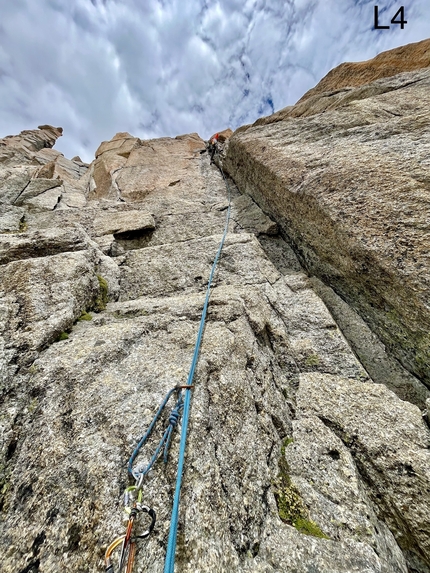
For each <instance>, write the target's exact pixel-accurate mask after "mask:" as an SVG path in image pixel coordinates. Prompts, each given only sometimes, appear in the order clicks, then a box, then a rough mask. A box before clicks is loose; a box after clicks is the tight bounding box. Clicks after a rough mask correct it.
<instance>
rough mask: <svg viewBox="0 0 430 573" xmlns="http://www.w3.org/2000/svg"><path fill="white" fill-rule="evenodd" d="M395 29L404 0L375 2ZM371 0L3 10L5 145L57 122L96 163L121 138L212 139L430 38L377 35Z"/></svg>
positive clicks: (127, 3)
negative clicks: (357, 64) (335, 70)
mask: <svg viewBox="0 0 430 573" xmlns="http://www.w3.org/2000/svg"><path fill="white" fill-rule="evenodd" d="M378 4H379V6H380V15H381V18H383V19H385V20H384V23H387V22H386V21H389V20H390V19H391V17H392V16H393V15H394V13H395V11H396V10H397V9H398V7H399V3H398V2H397V1H396V0H385V1H384V2H382V1H381V2H379V3H378ZM374 5H375V3H374V2H372V1H370V0H342V2H339V1H338V0H286V1H282V2H281V1H280V0H210V1H209V0H145V1H144V2H143V1H142V0H72V1H71V2H67V3H66V2H63V1H62V0H38V1H37V2H35V1H34V0H14V1H13V2H10V1H9V0H0V13H1V21H0V134H1V135H6V134H10V133H17V132H19V131H20V130H22V129H30V128H34V127H36V126H37V125H38V124H40V123H52V124H54V125H61V126H62V127H63V128H64V136H63V137H62V138H61V139H60V140H59V142H58V143H57V148H58V149H59V150H61V151H63V152H64V153H65V154H66V155H67V156H69V157H71V156H73V155H75V154H79V155H81V156H82V157H83V158H85V159H86V160H88V161H89V160H91V158H92V157H93V154H94V151H95V149H96V148H97V147H98V145H99V143H100V141H102V140H103V139H109V138H110V137H112V136H113V135H114V134H115V133H116V132H117V131H129V132H130V133H132V134H134V135H137V136H140V137H160V136H164V135H170V136H174V135H177V134H179V133H187V132H191V131H197V132H199V133H200V135H201V136H202V137H204V138H207V137H209V135H211V134H212V133H213V132H214V131H217V130H220V129H222V128H224V127H227V126H230V127H232V128H236V127H238V126H239V125H241V124H243V123H250V122H252V121H254V120H255V119H257V117H259V116H260V115H266V114H269V113H270V112H271V111H272V109H275V110H278V109H280V108H282V107H285V106H286V105H290V104H292V103H294V102H295V101H296V100H297V99H299V98H300V97H301V96H302V95H303V93H304V92H305V91H307V90H308V89H309V88H311V87H313V86H314V85H315V84H316V83H317V82H318V81H319V79H321V78H322V77H323V76H324V75H325V74H326V73H327V72H328V71H329V70H330V69H331V68H332V67H334V66H336V65H337V64H339V63H341V62H343V61H359V60H363V59H368V58H371V57H373V56H375V55H376V54H377V53H379V52H380V51H383V50H387V49H390V48H393V47H396V46H399V45H402V44H406V43H409V42H414V41H418V40H421V39H424V38H425V37H427V36H428V22H429V21H430V4H429V2H428V0H413V1H412V0H411V2H410V3H409V4H408V6H406V19H407V20H408V24H407V25H406V26H405V29H404V30H401V29H400V27H399V26H393V27H392V28H391V29H390V30H383V31H375V30H373V9H374V8H373V7H374Z"/></svg>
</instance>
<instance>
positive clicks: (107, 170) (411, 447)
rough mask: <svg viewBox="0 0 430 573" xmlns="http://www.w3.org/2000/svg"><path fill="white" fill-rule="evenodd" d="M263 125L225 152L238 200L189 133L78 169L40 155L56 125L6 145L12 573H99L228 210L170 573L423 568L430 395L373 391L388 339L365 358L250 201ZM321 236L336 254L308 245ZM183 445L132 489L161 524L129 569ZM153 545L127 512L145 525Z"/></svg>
mask: <svg viewBox="0 0 430 573" xmlns="http://www.w3.org/2000/svg"><path fill="white" fill-rule="evenodd" d="M420 81H421V80H420ZM417 83H419V82H417ZM294 121H295V120H294ZM270 129H271V126H270V125H264V126H260V127H258V128H252V129H248V131H246V130H242V132H241V134H240V135H239V134H236V135H234V136H233V137H232V138H231V139H230V140H229V139H227V140H226V141H225V142H224V144H223V146H224V149H225V150H226V152H227V159H225V160H224V165H228V167H229V169H230V170H231V171H232V172H233V167H234V166H235V165H236V164H235V161H236V159H237V158H240V161H242V162H243V164H242V165H239V163H240V161H238V164H237V165H236V167H237V168H238V169H239V167H240V168H243V167H244V166H245V167H246V168H247V169H249V170H250V173H251V177H252V179H253V185H254V187H252V188H251V183H250V182H249V181H248V180H246V178H245V179H244V176H242V175H240V173H242V172H241V171H239V170H238V171H237V172H236V174H235V177H236V181H237V183H238V184H239V187H243V182H244V181H247V183H246V186H245V187H246V189H244V190H245V191H247V192H248V193H246V194H242V193H241V192H240V190H239V189H238V187H236V185H235V183H234V182H233V181H232V180H231V179H227V184H228V188H226V184H225V182H224V179H223V177H222V175H221V173H220V171H219V169H218V168H217V167H216V166H215V165H212V166H211V165H209V159H208V157H207V155H206V154H201V153H200V151H201V150H203V149H204V142H203V141H202V140H201V139H200V138H199V137H198V136H197V135H196V134H190V135H185V136H179V137H177V138H174V139H170V138H161V139H157V140H150V141H142V140H139V139H138V138H134V137H132V136H131V135H130V134H128V133H119V134H117V135H116V136H115V137H114V138H113V139H112V140H111V141H109V142H103V143H102V144H101V146H100V147H99V149H98V150H97V152H96V159H95V160H94V161H93V162H92V164H91V165H90V166H87V165H85V164H83V163H82V162H81V161H80V160H79V158H74V159H73V160H71V161H69V160H67V159H65V158H64V157H63V156H61V154H57V152H55V151H54V150H53V149H52V148H51V147H49V145H51V143H52V138H53V137H54V136H58V133H59V132H58V131H56V128H48V127H47V126H43V128H41V129H40V130H34V131H32V132H23V133H22V134H21V135H20V136H16V137H14V138H6V141H7V142H8V143H7V144H5V145H4V146H3V147H4V149H2V151H3V152H4V153H5V155H4V160H3V161H2V162H1V163H0V223H1V228H0V270H1V273H0V392H1V399H0V404H1V405H0V447H1V459H0V551H1V554H2V571H4V572H5V573H17V572H18V573H24V572H25V573H36V572H37V573H54V572H57V571H62V570H67V571H73V572H76V573H77V572H81V571H88V572H91V573H92V572H94V573H95V572H96V571H101V570H103V569H104V565H103V555H104V552H105V550H106V548H107V546H108V544H109V543H110V542H111V541H113V540H114V539H115V538H116V537H117V536H119V535H122V534H123V533H124V531H125V522H124V520H123V509H122V499H121V496H122V493H123V491H124V489H125V488H126V487H127V485H128V484H129V481H128V478H127V470H126V464H127V460H128V458H129V456H130V455H131V453H132V451H133V449H134V447H135V446H136V443H137V441H138V440H139V439H140V438H141V436H142V434H143V433H144V432H145V430H146V428H147V427H148V424H149V423H150V421H151V420H152V417H153V415H154V414H155V412H156V410H157V408H158V406H159V404H160V402H161V401H162V399H163V398H164V396H165V395H166V393H167V391H168V390H170V389H171V388H172V387H174V386H177V385H182V384H184V383H185V382H186V379H187V375H188V369H189V367H190V363H191V358H192V354H193V350H194V343H195V339H196V335H197V331H198V326H199V320H200V316H201V312H202V306H203V301H204V298H205V291H206V286H207V280H208V276H209V272H210V269H211V265H212V262H213V260H214V257H215V254H216V251H217V249H218V245H219V242H220V239H221V236H222V233H223V229H224V225H225V220H226V219H225V218H226V213H227V207H228V203H229V201H228V197H229V195H230V196H231V205H232V209H231V218H230V222H229V225H228V232H227V235H226V242H225V245H224V249H223V252H222V256H221V258H220V262H219V265H218V269H217V271H216V273H215V276H214V280H213V290H212V294H211V298H210V303H209V309H208V317H207V322H206V327H205V331H204V335H203V341H202V347H201V352H200V358H199V362H198V366H197V370H196V376H195V380H194V383H195V388H194V390H193V396H192V408H191V417H190V426H189V434H188V444H187V452H186V460H185V473H184V479H183V487H182V493H181V496H182V497H181V506H180V511H179V530H178V546H177V552H176V567H175V571H177V573H181V572H184V573H185V572H186V571H190V572H197V571H200V572H202V573H203V572H209V571H211V572H214V573H217V572H219V573H221V572H231V571H234V572H238V573H279V572H280V571H282V572H291V573H310V572H314V573H353V572H354V573H428V571H429V567H430V556H429V528H430V522H429V515H428V510H427V509H426V508H428V506H429V501H430V500H429V496H430V471H429V458H430V449H429V445H430V432H429V428H428V425H427V423H426V420H425V418H424V417H423V416H422V414H423V412H422V411H421V410H424V408H425V407H426V406H425V403H426V400H427V399H428V397H429V393H428V392H427V390H426V388H425V387H424V386H422V385H421V384H420V382H419V380H417V379H416V378H414V377H413V375H412V374H410V373H409V372H407V371H405V370H404V369H403V368H402V367H401V366H400V365H399V364H397V369H395V368H394V367H392V368H391V367H390V368H391V369H390V370H389V371H390V372H394V371H395V380H394V381H391V380H385V379H384V376H383V374H381V371H382V370H384V369H383V368H382V367H377V366H374V365H381V364H388V363H390V362H389V357H388V356H386V354H385V353H384V352H385V350H384V348H383V345H382V343H381V342H379V341H378V342H379V345H377V344H373V345H372V344H371V343H367V345H366V344H365V343H363V342H361V344H359V343H358V342H357V340H358V339H363V340H371V338H370V334H369V333H368V332H367V331H365V328H367V327H365V326H363V325H362V324H361V323H360V321H359V320H358V319H357V320H356V319H354V318H351V319H350V320H349V321H347V320H345V316H348V317H350V316H353V314H348V313H346V312H344V313H342V312H341V311H339V310H338V309H339V308H341V307H338V306H336V304H335V303H334V302H333V297H331V295H330V296H329V294H327V292H326V290H325V289H327V288H328V287H327V286H324V285H322V283H321V284H320V283H319V282H318V281H317V279H316V278H315V277H309V276H308V275H307V274H306V273H305V272H304V270H303V268H302V267H301V265H300V263H299V261H298V259H297V257H296V256H295V254H294V251H293V250H292V248H291V246H290V245H289V244H288V242H286V241H285V240H284V238H283V237H282V236H281V235H280V234H279V231H280V230H282V232H283V233H285V228H286V221H287V217H286V215H285V214H282V215H279V212H278V211H276V209H273V212H274V213H275V215H276V216H275V217H273V216H270V214H269V211H270V209H266V203H265V202H264V200H262V198H264V194H263V192H262V191H261V194H260V192H259V193H255V198H256V199H257V200H258V201H261V204H262V206H263V208H264V211H266V212H263V211H262V210H261V208H260V207H259V206H258V205H257V204H256V202H255V201H254V199H253V198H252V195H253V191H252V189H255V188H257V187H258V185H259V182H260V171H259V170H260V169H261V168H262V167H261V164H262V163H261V162H260V160H259V159H258V157H257V156H256V155H254V156H252V155H251V154H250V151H249V149H248V148H247V139H246V137H247V133H248V132H250V133H252V134H253V137H254V141H255V139H257V141H258V134H259V133H260V131H259V130H263V131H264V130H270ZM315 129H316V128H315ZM264 133H266V134H267V133H270V132H264ZM255 134H257V135H255ZM265 137H266V135H265ZM270 137H271V136H270V135H269V136H267V139H268V141H269V140H270ZM2 141H4V140H2ZM43 142H47V145H45V143H43ZM333 142H335V137H334V136H333ZM12 143H13V145H12ZM42 143H43V145H42ZM48 144H49V145H48ZM295 145H296V147H297V148H298V149H299V144H298V143H296V144H295ZM333 145H334V144H332V145H331V146H332V147H333ZM259 146H260V143H258V144H257V146H256V148H257V150H259V149H260V147H259ZM275 147H276V146H275ZM408 149H410V147H408ZM6 152H7V153H6ZM409 152H410V153H412V151H409ZM275 158H276V157H275ZM344 161H345V162H346V161H347V160H346V157H345V158H344ZM217 162H218V164H219V165H221V163H220V157H218V158H217ZM265 162H266V163H267V165H266V167H265V169H266V171H265V172H264V173H265V174H267V173H271V169H274V168H275V167H276V170H275V172H274V173H275V174H278V171H279V169H280V165H281V164H280V163H279V164H277V163H276V162H273V161H272V159H270V157H268V158H267V159H265ZM290 164H291V162H290ZM278 168H279V169H278ZM237 173H239V175H237ZM316 173H317V176H316V177H320V178H323V177H324V171H323V168H322V167H321V168H320V167H317V168H316ZM291 176H292V177H295V172H294V171H293V172H292V175H291ZM332 176H333V175H332ZM271 177H272V180H273V182H274V183H275V184H277V183H276V181H277V180H276V177H275V175H271ZM333 177H334V176H333ZM266 182H267V181H266ZM276 189H278V187H276V185H275V190H276ZM54 191H55V193H59V196H58V200H57V203H56V205H54V207H52V206H51V205H52V202H51V203H50V201H51V199H52V197H51V195H46V194H47V193H49V192H54ZM333 196H334V198H336V197H337V195H336V193H334V195H333ZM17 199H18V203H19V204H18V203H17ZM313 204H315V201H314V203H313ZM274 205H276V203H275V201H274ZM309 212H311V211H309ZM305 214H306V210H303V211H302V213H301V216H302V219H303V220H305V217H304V215H305ZM375 225H376V223H375ZM317 231H318V229H316V230H315V229H314V228H312V231H311V232H310V233H311V234H312V233H316V232H317ZM331 237H332V238H333V240H335V241H337V242H336V245H335V247H336V249H337V250H338V251H340V250H341V249H340V247H341V245H339V241H338V239H337V237H336V234H335V233H334V231H333V234H332V235H331ZM320 242H321V243H322V244H325V245H327V244H328V243H329V240H328V238H327V239H325V240H323V236H322V233H321V234H320ZM293 244H294V246H296V244H295V243H293ZM333 248H334V247H333ZM299 252H301V251H300V250H299ZM301 258H302V260H304V262H305V263H306V262H307V260H308V259H307V258H306V257H301ZM396 284H397V283H396ZM358 286H360V283H358ZM357 289H358V287H357ZM333 296H334V295H333ZM417 296H418V295H417ZM321 297H323V298H324V300H326V301H327V305H328V306H329V307H330V308H331V309H333V310H332V311H331V312H329V310H328V308H327V306H326V304H325V303H324V302H323V300H322V298H321ZM343 304H346V303H343ZM411 304H412V302H411ZM350 310H351V313H353V312H354V311H353V310H352V309H350ZM417 312H418V311H417ZM341 315H342V316H341ZM336 316H340V317H341V318H340V319H339V324H337V322H336V320H335V318H334V317H336ZM339 325H341V326H342V329H343V331H342V329H341V328H340V327H339ZM362 333H365V337H364V336H361V334H362ZM372 335H373V336H375V335H374V334H372ZM366 337H367V338H366ZM348 340H352V341H353V342H352V343H351V345H350V343H349V342H348ZM368 346H372V352H371V356H370V357H369V356H368V354H369V352H370V351H369V350H368ZM357 349H358V350H357ZM357 356H358V357H359V358H360V360H362V361H363V364H365V367H363V364H362V363H361V362H360V360H359V359H358V358H357ZM391 359H392V358H391ZM390 364H391V363H390ZM370 371H372V372H375V379H376V381H377V382H382V383H375V381H374V380H372V377H371V376H369V372H370ZM408 400H410V401H411V402H413V403H414V404H412V403H410V402H409V401H408ZM427 401H428V400H427ZM415 404H416V405H415ZM417 405H418V407H417ZM420 408H421V410H420ZM167 417H168V412H166V415H165V416H164V417H162V419H161V421H160V424H159V426H157V428H156V435H155V436H154V438H153V439H152V438H151V441H150V443H149V448H148V449H147V450H144V452H143V453H142V454H141V456H139V458H138V460H137V463H138V464H144V463H145V461H147V460H148V458H149V456H150V455H151V454H152V451H153V447H154V445H155V441H156V438H157V436H158V437H160V432H162V431H163V429H164V427H165V425H166V423H167ZM178 447H179V436H178V433H174V436H173V440H172V445H171V449H170V453H169V460H168V462H167V464H164V463H163V461H161V460H160V461H159V462H157V463H156V465H155V467H154V469H153V470H152V471H151V472H150V474H149V476H148V477H147V478H146V479H145V483H144V490H143V494H144V498H143V502H144V503H145V504H147V505H149V506H150V507H152V508H154V510H155V511H156V513H157V523H156V526H155V529H154V531H153V533H152V534H151V535H150V537H149V538H148V539H147V540H145V541H143V542H139V543H138V551H137V555H136V564H135V569H134V570H136V571H150V572H152V573H161V572H162V571H163V564H164V558H165V551H166V544H167V537H168V531H169V521H170V513H171V507H172V497H173V491H174V482H175V476H176V460H177V455H178ZM145 528H146V521H145V519H144V518H143V517H141V518H139V520H138V522H137V525H136V532H137V533H138V532H139V531H143V530H144V529H145Z"/></svg>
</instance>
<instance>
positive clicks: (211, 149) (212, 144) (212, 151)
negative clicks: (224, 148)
mask: <svg viewBox="0 0 430 573" xmlns="http://www.w3.org/2000/svg"><path fill="white" fill-rule="evenodd" d="M218 138H219V135H218V133H216V134H215V135H214V136H213V137H212V139H211V140H210V142H209V152H210V154H211V163H210V164H211V165H212V163H213V162H214V155H215V151H216V147H217V143H218Z"/></svg>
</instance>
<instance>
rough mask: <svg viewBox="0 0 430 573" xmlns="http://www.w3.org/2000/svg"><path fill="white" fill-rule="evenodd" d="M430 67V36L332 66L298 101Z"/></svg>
mask: <svg viewBox="0 0 430 573" xmlns="http://www.w3.org/2000/svg"><path fill="white" fill-rule="evenodd" d="M428 67H430V38H429V39H427V40H422V41H421V42H416V43H414V44H407V45H406V46H400V47H398V48H394V49H393V50H388V51H387V52H382V53H381V54H378V55H377V56H376V57H374V58H372V59H371V60H367V61H365V62H354V63H351V62H347V63H343V64H340V66H337V67H336V68H334V69H333V70H331V71H330V72H329V73H328V74H327V75H326V76H325V77H324V78H323V79H322V80H321V81H320V82H319V83H318V84H317V85H316V86H315V87H314V88H312V89H310V90H309V91H307V92H306V93H305V95H304V96H302V97H301V98H300V99H299V102H302V101H304V100H305V99H308V98H309V97H312V96H314V95H318V94H322V93H323V92H330V91H334V90H340V89H342V88H346V87H358V86H361V85H363V84H369V83H370V82H373V81H375V80H378V79H379V78H389V77H390V76H395V75H396V74H400V73H402V72H412V71H414V70H419V69H421V68H428Z"/></svg>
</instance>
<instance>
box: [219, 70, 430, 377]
mask: <svg viewBox="0 0 430 573" xmlns="http://www.w3.org/2000/svg"><path fill="white" fill-rule="evenodd" d="M306 105H308V106H309V107H308V109H307V112H306V113H304V114H303V115H301V114H299V115H300V117H295V108H293V109H292V110H291V112H289V116H288V117H284V119H279V117H278V118H277V119H276V118H275V119H274V118H273V116H272V118H271V117H269V118H267V121H266V122H265V121H261V122H260V123H259V125H255V126H253V127H249V128H248V129H246V130H244V131H243V130H242V131H241V132H240V131H239V132H237V133H236V134H235V135H234V136H233V137H232V138H231V139H230V143H229V147H228V152H227V159H226V162H225V165H226V168H227V169H228V171H229V173H230V174H231V175H232V177H233V178H234V180H235V181H236V183H237V184H238V186H239V188H240V190H241V191H242V192H244V193H247V194H249V195H250V196H251V197H252V198H253V199H254V200H255V201H257V203H258V204H259V205H260V207H262V208H263V210H264V211H265V212H266V213H268V214H269V215H271V216H272V217H273V218H274V219H275V220H276V221H277V223H278V224H279V225H280V226H281V228H282V230H283V232H284V233H285V235H286V236H288V237H289V240H290V241H291V243H292V244H293V245H294V247H295V249H296V251H297V252H298V253H299V255H300V259H301V261H302V263H304V265H305V266H306V268H307V269H308V270H309V271H310V272H311V273H314V274H316V275H317V276H319V277H320V278H322V280H323V281H324V282H326V283H327V284H328V285H329V286H331V287H333V288H334V289H335V290H336V291H337V292H338V293H339V294H340V295H341V296H342V297H343V298H344V299H345V300H346V301H348V302H349V303H350V304H352V305H353V306H354V307H355V308H356V309H357V310H358V311H359V313H360V314H361V315H362V317H363V318H364V319H365V320H366V322H368V324H369V325H370V326H371V327H372V328H373V330H374V331H375V332H376V333H377V334H378V336H379V337H380V338H381V339H382V341H383V342H384V344H385V345H386V346H387V347H388V348H389V349H390V350H391V351H392V352H393V353H394V354H395V355H396V356H397V358H398V359H399V360H400V361H401V362H402V364H403V365H404V366H405V367H406V368H408V369H409V370H410V371H411V372H412V373H414V374H415V375H416V376H418V377H419V378H420V379H421V380H423V381H424V382H425V383H426V384H427V385H430V338H429V332H430V307H429V303H428V301H429V287H430V274H429V270H430V264H429V263H430V260H429V252H430V226H429V220H430V164H429V161H428V157H429V153H430V137H429V129H428V126H429V123H430V112H429V110H430V69H429V70H420V71H416V72H407V73H402V74H400V75H398V76H395V77H393V78H388V79H380V80H377V81H376V82H373V83H372V84H369V85H367V86H362V87H360V88H356V89H351V90H350V91H348V92H347V93H342V94H334V95H333V94H331V93H324V94H322V95H319V96H314V97H313V98H309V99H307V100H306V101H304V102H303V103H300V104H298V106H297V108H300V106H302V107H303V106H306ZM320 110H322V111H323V113H319V111H320ZM296 111H297V110H296ZM280 113H281V112H280ZM271 119H272V120H273V119H274V120H273V121H271Z"/></svg>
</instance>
